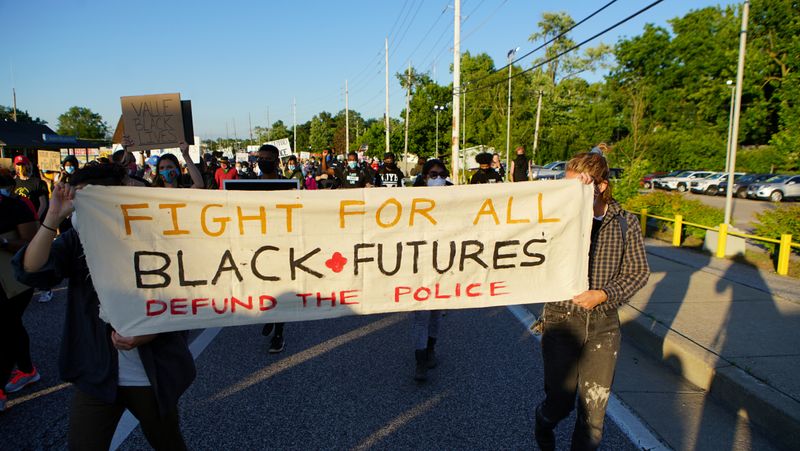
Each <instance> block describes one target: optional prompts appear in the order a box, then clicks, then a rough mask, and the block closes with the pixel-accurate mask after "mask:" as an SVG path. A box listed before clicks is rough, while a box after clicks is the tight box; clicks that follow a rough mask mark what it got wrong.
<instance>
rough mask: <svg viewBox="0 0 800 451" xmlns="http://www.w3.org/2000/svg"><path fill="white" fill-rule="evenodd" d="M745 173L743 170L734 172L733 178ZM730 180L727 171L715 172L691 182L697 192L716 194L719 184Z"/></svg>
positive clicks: (690, 184) (693, 189)
mask: <svg viewBox="0 0 800 451" xmlns="http://www.w3.org/2000/svg"><path fill="white" fill-rule="evenodd" d="M742 175H744V173H742V172H734V173H733V178H734V180H736V179H738V178H739V177H741V176H742ZM727 180H728V173H727V172H715V173H713V174H711V175H709V176H708V177H705V178H702V179H699V180H697V179H696V180H692V181H691V182H690V183H689V186H690V189H691V191H692V192H693V193H696V194H709V195H711V196H716V195H717V192H718V191H719V184H720V183H722V182H725V181H727Z"/></svg>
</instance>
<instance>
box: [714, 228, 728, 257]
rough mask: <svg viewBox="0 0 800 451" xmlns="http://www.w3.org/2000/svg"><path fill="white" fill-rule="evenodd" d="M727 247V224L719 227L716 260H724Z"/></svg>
mask: <svg viewBox="0 0 800 451" xmlns="http://www.w3.org/2000/svg"><path fill="white" fill-rule="evenodd" d="M727 246H728V224H720V225H719V236H717V258H725V248H726V247H727Z"/></svg>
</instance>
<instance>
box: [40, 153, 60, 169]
mask: <svg viewBox="0 0 800 451" xmlns="http://www.w3.org/2000/svg"><path fill="white" fill-rule="evenodd" d="M36 156H37V157H38V160H39V169H41V170H42V171H55V172H58V171H60V170H61V152H59V151H57V150H40V151H38V152H37V155H36Z"/></svg>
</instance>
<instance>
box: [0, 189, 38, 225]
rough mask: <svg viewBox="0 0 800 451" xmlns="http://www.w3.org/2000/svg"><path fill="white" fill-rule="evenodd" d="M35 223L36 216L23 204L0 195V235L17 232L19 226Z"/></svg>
mask: <svg viewBox="0 0 800 451" xmlns="http://www.w3.org/2000/svg"><path fill="white" fill-rule="evenodd" d="M33 221H36V215H35V214H34V213H33V212H32V211H31V209H30V207H29V206H28V205H26V204H25V202H23V201H21V200H19V199H14V198H13V197H8V196H3V195H1V194H0V233H6V232H11V231H12V230H17V226H18V225H19V224H25V223H28V222H33Z"/></svg>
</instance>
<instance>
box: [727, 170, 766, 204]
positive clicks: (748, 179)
mask: <svg viewBox="0 0 800 451" xmlns="http://www.w3.org/2000/svg"><path fill="white" fill-rule="evenodd" d="M773 176H775V174H745V175H743V176H742V177H740V178H738V179H734V180H733V182H734V183H733V195H734V196H736V197H738V198H740V199H746V198H747V187H748V186H750V185H751V184H753V183H759V182H763V181H764V180H767V179H768V178H770V177H773ZM727 190H728V181H727V180H725V181H724V182H720V184H719V191H718V192H717V194H720V195H722V196H724V195H725V193H726V192H727Z"/></svg>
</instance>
